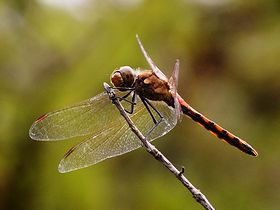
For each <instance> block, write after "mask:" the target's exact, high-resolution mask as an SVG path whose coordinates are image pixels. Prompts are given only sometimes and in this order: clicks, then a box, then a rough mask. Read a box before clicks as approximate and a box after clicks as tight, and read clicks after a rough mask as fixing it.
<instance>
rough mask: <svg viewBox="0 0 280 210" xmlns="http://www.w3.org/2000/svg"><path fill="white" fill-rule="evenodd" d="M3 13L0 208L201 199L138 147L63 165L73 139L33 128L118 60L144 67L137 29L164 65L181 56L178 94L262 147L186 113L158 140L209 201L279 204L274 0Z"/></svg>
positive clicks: (6, 9) (0, 6)
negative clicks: (243, 144)
mask: <svg viewBox="0 0 280 210" xmlns="http://www.w3.org/2000/svg"><path fill="white" fill-rule="evenodd" d="M63 2H64V4H62V3H63ZM59 3H60V4H59ZM70 4H72V5H70ZM0 20H1V21H0V116H1V117H0V208H1V209H201V207H200V206H199V205H198V204H197V203H196V202H195V201H194V200H193V198H192V197H191V195H190V193H188V192H187V190H186V189H185V188H184V187H183V186H182V185H181V184H180V183H179V182H178V181H177V180H176V179H175V178H174V177H173V176H172V175H170V173H169V172H168V171H166V169H165V168H163V167H162V166H161V165H160V164H158V163H157V162H156V161H155V160H153V159H152V158H150V157H149V155H147V153H146V152H145V151H144V150H143V149H139V150H138V151H135V152H132V153H129V154H126V155H123V156H120V157H117V158H114V159H109V160H107V161H104V162H102V163H101V164H97V165H96V166H93V167H89V168H86V169H82V170H79V171H75V172H72V173H69V174H59V173H58V172H57V169H56V168H57V165H58V161H59V160H60V158H61V157H62V155H63V154H64V153H65V152H66V151H67V149H68V148H69V147H71V146H72V145H74V144H75V140H74V141H64V142H63V141H62V142H49V143H47V142H41V143H40V142H35V141H31V140H30V138H29V136H28V129H29V127H30V125H31V124H32V122H33V121H34V119H36V118H37V117H38V116H40V115H42V114H43V113H45V112H49V111H52V110H57V109H59V108H62V107H65V106H67V105H70V104H73V103H76V102H79V101H81V100H83V99H86V98H90V97H92V96H94V95H96V94H98V93H99V92H101V91H103V90H102V83H103V82H104V81H106V82H109V75H110V73H111V72H112V70H113V69H115V68H116V67H119V66H123V65H131V66H133V67H147V64H146V63H145V60H144V58H143V56H142V55H141V53H140V50H139V47H138V45H137V43H136V40H135V34H137V33H138V34H139V35H140V37H141V39H142V41H143V43H144V46H145V47H146V49H147V50H148V52H149V53H150V55H151V56H152V57H153V59H154V60H155V62H156V63H157V64H158V65H159V67H160V68H161V69H162V70H163V71H164V72H165V73H166V74H168V75H169V74H170V72H171V69H172V66H173V64H174V61H175V59H176V58H179V59H180V61H181V71H180V82H179V83H180V84H179V92H180V94H181V95H182V96H183V97H184V98H186V100H187V101H188V102H189V103H190V104H191V105H193V106H194V107H195V108H197V109H198V110H200V111H201V112H202V113H204V114H206V116H209V117H210V118H212V119H213V120H215V121H216V122H219V123H220V124H222V125H224V126H225V127H226V128H228V129H229V130H232V131H233V132H234V133H236V134H238V135H240V136H241V137H243V138H244V139H246V140H247V141H248V142H250V144H252V145H253V146H254V147H255V148H256V149H257V151H258V152H259V157H257V158H252V157H249V156H246V155H245V154H242V153H240V152H239V151H238V150H236V149H234V148H232V147H230V146H228V145H226V144H224V143H222V142H221V141H219V140H218V139H216V138H215V137H213V136H212V135H210V134H209V133H208V132H207V131H205V130H204V129H202V128H201V127H200V126H197V124H195V123H193V122H192V121H191V120H189V119H187V118H184V119H183V121H182V123H180V124H178V126H177V127H176V128H175V129H174V130H173V131H172V132H170V133H169V134H167V135H166V136H165V137H163V138H162V139H159V140H158V141H157V142H156V145H157V146H158V147H159V149H160V150H162V152H163V153H164V154H166V155H167V156H168V157H169V158H170V159H171V160H172V161H173V162H174V163H176V164H177V165H178V166H180V165H185V168H186V176H187V177H188V178H189V179H190V180H191V181H192V182H193V184H194V185H195V186H197V187H198V188H199V189H201V190H202V192H203V193H205V195H206V196H207V197H208V199H209V200H210V201H211V202H212V204H213V205H214V206H215V207H216V209H256V210H257V209H279V206H280V204H279V200H280V181H279V177H280V169H279V150H280V143H279V138H280V111H279V110H280V109H279V107H280V92H279V90H280V76H279V73H280V62H279V55H280V39H279V37H280V36H279V34H280V3H279V1H278V0H269V1H261V0H257V1H240V0H237V1H233V0H232V1H231V0H215V1H210V0H189V1H188V0H182V1H179V0H175V1H167V0H163V1H147V0H132V1H128V0H117V1H112V0H111V1H110V0H106V1H104V0H103V1H101V0H96V1H86V0H80V1H79V0H76V1H69V2H68V3H67V1H51V0H38V1H35V0H25V1H21V0H12V1H11V0H9V1H8V0H6V1H5V0H2V1H1V2H0ZM223 110H224V111H223ZM77 141H78V140H77Z"/></svg>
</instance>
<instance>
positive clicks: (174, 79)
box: [29, 35, 258, 173]
mask: <svg viewBox="0 0 280 210" xmlns="http://www.w3.org/2000/svg"><path fill="white" fill-rule="evenodd" d="M136 39H137V41H138V44H139V46H140V49H141V52H142V54H143V55H144V58H145V59H146V61H147V63H148V64H149V66H150V68H151V69H150V70H141V69H133V68H131V67H129V66H123V67H120V68H118V69H116V70H114V71H113V73H112V75H111V83H112V87H111V88H113V89H114V91H116V95H117V98H118V100H119V101H120V102H121V103H122V104H123V106H124V107H125V111H126V113H127V114H128V115H129V117H130V118H131V120H132V121H133V123H134V124H135V126H136V127H137V128H138V129H139V130H140V131H141V132H142V133H143V134H144V135H145V137H146V138H147V140H148V141H153V140H155V139H158V138H160V137H161V136H163V135H165V134H166V133H168V132H169V131H171V130H172V129H173V128H174V127H175V126H176V124H177V122H178V121H180V119H181V116H182V115H186V116H188V117H189V118H191V119H192V120H194V121H195V122H197V123H198V124H199V125H201V126H202V127H204V128H206V129H207V130H208V131H210V133H212V134H214V135H215V136H217V137H218V138H219V139H221V140H223V141H224V142H227V143H229V144H230V145H232V146H234V147H236V148H238V149H239V150H241V151H243V152H245V153H247V154H249V155H252V156H257V155H258V153H257V151H256V150H255V149H254V148H253V147H252V146H250V145H249V144H248V143H247V142H246V141H244V140H242V139H241V138H239V137H237V136H235V135H234V134H232V133H231V132H229V131H227V130H226V129H224V128H223V127H221V126H220V125H218V124H217V123H215V122H214V121H212V120H210V119H208V118H207V117H205V116H204V115H202V114H201V113H199V112H198V111H196V110H195V109H194V108H192V107H191V106H190V105H189V104H188V103H187V102H186V101H185V100H184V99H183V98H182V97H181V96H180V95H179V94H178V93H177V87H178V76H179V60H177V61H176V63H175V65H174V69H173V73H172V76H171V77H170V78H169V79H168V78H167V77H166V76H165V74H164V73H163V72H162V71H161V70H160V69H159V68H158V67H157V65H156V64H155V63H154V61H153V60H152V59H151V57H150V56H149V55H148V53H147V52H146V50H145V49H144V46H143V44H142V43H141V41H140V39H139V37H138V35H136ZM29 136H30V137H31V138H32V139H33V140H37V141H58V140H66V139H72V138H75V137H81V138H83V140H82V141H81V142H80V143H78V144H77V145H75V146H74V147H72V148H71V149H69V150H68V152H67V153H66V154H65V155H64V157H63V159H62V160H61V161H60V163H59V166H58V170H59V172H61V173H66V172H70V171H73V170H77V169H80V168H84V167H88V166H91V165H94V164H96V163H98V162H100V161H103V160H105V159H108V158H111V157H115V156H118V155H122V154H124V153H127V152H130V151H132V150H135V149H138V148H140V147H141V141H140V140H139V139H138V137H137V136H136V135H135V134H134V133H133V132H132V130H131V129H130V127H129V125H128V124H127V123H126V122H125V120H124V118H123V117H122V116H121V115H120V113H119V111H118V109H117V108H116V107H115V105H114V104H112V102H111V100H110V98H109V97H108V95H107V92H106V91H104V92H103V93H101V94H99V95H96V96H94V97H92V98H90V99H88V100H85V101H82V102H80V103H78V104H75V105H73V106H69V107H66V108H64V109H61V110H58V111H54V112H50V113H48V114H45V115H43V116H41V117H39V118H38V119H37V120H36V121H35V122H34V123H33V124H32V126H31V128H30V130H29Z"/></svg>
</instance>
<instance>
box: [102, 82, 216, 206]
mask: <svg viewBox="0 0 280 210" xmlns="http://www.w3.org/2000/svg"><path fill="white" fill-rule="evenodd" d="M104 88H105V90H106V91H107V93H108V96H109V98H110V100H111V101H112V103H113V104H114V105H115V106H116V107H117V108H118V110H119V111H120V114H121V115H122V116H123V117H124V118H125V120H126V122H127V123H128V125H129V127H130V128H131V130H132V131H133V132H134V133H135V134H136V135H137V137H138V138H139V139H140V140H141V142H142V144H143V147H144V148H145V149H146V151H147V152H148V153H150V154H151V155H152V156H153V157H154V158H155V159H157V160H158V161H160V162H161V163H162V164H163V165H164V166H165V167H166V168H168V169H169V171H170V172H171V173H173V174H174V175H175V176H176V177H177V179H178V180H179V181H180V182H181V183H182V184H183V185H184V186H185V187H187V189H188V190H189V191H190V192H191V194H192V195H193V197H194V198H195V200H196V201H197V202H198V203H200V204H201V205H202V206H203V207H204V208H205V209H207V210H214V207H213V206H212V205H211V204H210V202H209V201H208V200H207V198H206V197H205V196H204V195H203V194H202V193H201V192H200V191H199V190H198V189H196V188H195V187H194V186H193V185H192V183H191V182H190V181H189V180H188V179H187V178H186V177H185V176H184V175H183V173H184V168H182V169H181V171H179V170H178V169H177V168H176V167H175V166H174V165H173V164H172V163H171V162H170V161H169V160H168V159H167V158H166V157H165V156H164V155H163V154H162V153H161V152H160V151H159V150H158V149H157V148H156V147H155V146H154V145H152V144H151V143H150V142H149V141H147V139H146V138H145V136H144V135H143V134H142V133H141V132H140V131H139V130H138V128H137V127H136V126H135V124H134V123H133V122H132V120H131V119H130V118H129V117H128V116H127V114H126V112H125V110H124V108H123V106H122V105H121V103H120V102H119V99H118V98H117V97H116V95H115V92H114V91H113V89H112V88H111V87H110V86H109V85H108V84H107V83H104Z"/></svg>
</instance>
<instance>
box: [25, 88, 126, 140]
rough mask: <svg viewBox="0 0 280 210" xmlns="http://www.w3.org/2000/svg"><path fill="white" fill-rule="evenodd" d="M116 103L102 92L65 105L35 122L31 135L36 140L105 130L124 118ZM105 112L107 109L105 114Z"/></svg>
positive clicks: (82, 134) (61, 138)
mask: <svg viewBox="0 0 280 210" xmlns="http://www.w3.org/2000/svg"><path fill="white" fill-rule="evenodd" d="M113 108H114V105H113V104H112V103H111V102H110V101H109V98H108V96H107V94H106V93H101V94H99V95H97V96H95V97H93V98H91V99H88V100H86V101H83V102H81V103H79V104H76V105H74V106H71V107H67V108H65V109H62V110H59V111H55V112H51V113H48V114H46V115H43V116H42V117H40V118H39V119H38V120H37V121H35V122H34V123H33V125H32V126H31V128H30V130H29V135H30V137H31V138H32V139H34V140H39V141H55V140H63V139H69V138H72V137H77V136H84V135H88V134H94V133H98V132H101V131H102V130H103V129H104V127H105V125H106V126H109V127H110V126H113V125H112V124H117V123H119V122H120V120H121V117H115V118H114V121H111V120H110V117H111V116H113V115H116V112H115V110H114V109H113ZM104 113H107V114H106V115H104Z"/></svg>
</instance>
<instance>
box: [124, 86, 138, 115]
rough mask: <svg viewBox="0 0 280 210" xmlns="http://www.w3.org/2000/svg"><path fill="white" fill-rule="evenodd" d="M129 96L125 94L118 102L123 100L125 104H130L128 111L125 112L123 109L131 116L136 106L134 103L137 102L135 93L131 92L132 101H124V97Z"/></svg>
mask: <svg viewBox="0 0 280 210" xmlns="http://www.w3.org/2000/svg"><path fill="white" fill-rule="evenodd" d="M131 92H132V91H130V92H129V94H130V93H131ZM129 94H126V95H125V96H124V97H125V98H124V97H120V101H121V100H124V101H126V102H128V103H130V105H131V106H130V110H126V109H124V110H125V111H126V112H127V113H128V114H132V113H133V111H134V106H135V105H136V102H137V95H136V93H135V91H133V95H132V100H131V101H130V100H127V99H126V97H127V96H128V95H129Z"/></svg>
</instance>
